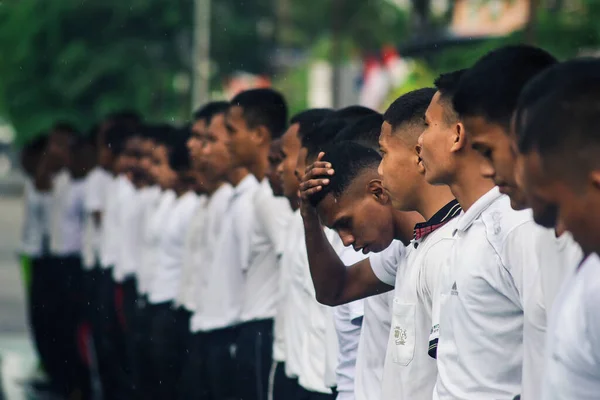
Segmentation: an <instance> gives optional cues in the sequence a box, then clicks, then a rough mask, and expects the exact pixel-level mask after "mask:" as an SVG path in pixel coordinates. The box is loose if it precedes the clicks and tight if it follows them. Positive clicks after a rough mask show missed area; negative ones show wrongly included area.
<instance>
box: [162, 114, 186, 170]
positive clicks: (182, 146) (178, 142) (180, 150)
mask: <svg viewBox="0 0 600 400" xmlns="http://www.w3.org/2000/svg"><path fill="white" fill-rule="evenodd" d="M190 134H191V130H190V127H189V126H187V125H186V126H183V127H180V128H178V129H176V130H174V132H173V134H172V135H171V137H170V138H169V139H167V141H168V142H170V144H171V145H170V146H169V145H167V148H168V149H169V151H168V152H169V165H170V166H171V168H172V169H173V170H174V171H177V172H182V171H186V170H189V169H190V166H191V160H190V153H189V150H188V148H187V141H188V139H189V138H190Z"/></svg>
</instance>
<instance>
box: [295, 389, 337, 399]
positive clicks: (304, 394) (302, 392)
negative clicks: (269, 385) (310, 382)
mask: <svg viewBox="0 0 600 400" xmlns="http://www.w3.org/2000/svg"><path fill="white" fill-rule="evenodd" d="M336 397H337V393H336V392H335V391H334V392H333V393H331V394H325V393H319V392H311V391H308V390H306V389H304V388H303V387H300V389H299V390H298V392H297V394H296V399H295V400H335V398H336Z"/></svg>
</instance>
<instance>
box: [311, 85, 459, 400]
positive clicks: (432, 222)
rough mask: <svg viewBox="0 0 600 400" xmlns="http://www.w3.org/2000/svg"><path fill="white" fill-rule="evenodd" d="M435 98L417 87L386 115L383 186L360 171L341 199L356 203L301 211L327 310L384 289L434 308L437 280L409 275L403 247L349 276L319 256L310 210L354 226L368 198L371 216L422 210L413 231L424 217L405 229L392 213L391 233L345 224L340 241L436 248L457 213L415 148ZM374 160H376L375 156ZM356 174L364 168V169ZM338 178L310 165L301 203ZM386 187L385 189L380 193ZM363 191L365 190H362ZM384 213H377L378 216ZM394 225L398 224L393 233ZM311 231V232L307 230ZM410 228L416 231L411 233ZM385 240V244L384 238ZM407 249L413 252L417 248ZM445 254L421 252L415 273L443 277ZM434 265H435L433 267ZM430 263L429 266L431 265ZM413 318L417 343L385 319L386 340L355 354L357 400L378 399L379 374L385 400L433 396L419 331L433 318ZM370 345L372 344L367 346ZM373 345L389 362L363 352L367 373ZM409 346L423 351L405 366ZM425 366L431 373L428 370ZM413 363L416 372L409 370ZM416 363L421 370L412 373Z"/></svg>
mask: <svg viewBox="0 0 600 400" xmlns="http://www.w3.org/2000/svg"><path fill="white" fill-rule="evenodd" d="M432 96H433V90H431V89H422V90H418V91H415V92H411V93H409V94H407V95H405V96H402V97H400V98H399V99H398V100H396V102H394V104H392V106H390V108H389V109H388V110H387V112H386V114H385V115H384V121H385V122H384V124H383V126H382V134H381V137H380V139H379V140H380V145H381V150H382V152H383V154H384V158H383V160H382V161H381V164H380V165H379V169H380V171H381V172H383V185H382V183H381V181H382V178H381V176H379V175H378V174H377V171H376V170H375V171H374V172H373V171H372V170H370V169H368V168H367V169H364V170H363V171H364V172H363V173H360V174H359V175H358V176H357V178H356V179H354V180H353V181H352V183H351V184H350V185H349V186H348V187H347V189H346V190H345V191H344V193H345V192H346V191H348V192H350V191H352V193H355V195H354V196H353V197H351V196H344V193H342V194H341V196H342V197H343V200H342V199H337V201H331V197H334V196H333V195H332V194H331V195H328V196H326V198H329V200H328V203H327V202H326V203H324V204H323V205H321V204H319V206H318V207H317V210H312V211H311V210H310V209H307V210H306V211H305V212H306V215H305V218H304V223H305V227H306V229H307V235H306V240H307V245H308V246H307V247H308V248H309V260H310V263H311V265H310V267H311V273H312V276H313V282H314V284H315V288H316V290H317V294H318V295H320V296H321V297H320V301H323V302H326V303H327V304H338V303H343V302H345V301H348V300H351V299H354V298H361V297H366V296H370V295H374V294H377V293H381V292H384V291H388V290H391V288H393V287H394V286H395V287H396V290H395V293H394V297H395V298H396V299H395V300H394V302H398V303H399V304H400V305H403V304H405V303H406V302H407V300H406V299H408V298H410V299H412V302H413V303H412V304H414V306H415V307H417V306H419V307H421V306H422V307H423V308H424V309H426V310H427V309H433V307H434V305H433V304H432V302H433V299H432V297H433V296H431V295H426V294H427V292H426V290H427V289H429V290H431V289H430V288H429V287H428V286H426V284H427V283H428V282H430V281H431V286H434V285H435V284H436V282H435V277H436V274H435V273H433V274H431V277H430V275H429V274H424V275H425V276H427V279H423V280H419V279H417V278H418V276H419V275H418V274H414V275H411V274H407V268H406V260H405V257H406V254H405V253H406V252H405V249H404V245H403V244H402V243H401V242H399V241H398V242H394V243H393V244H392V246H390V247H389V248H387V249H386V250H384V251H383V252H381V253H379V254H373V255H371V256H370V258H369V259H368V260H365V261H362V262H359V263H357V264H355V265H353V266H352V267H350V268H348V270H347V271H346V269H345V268H344V269H342V268H340V267H338V266H337V265H339V264H338V263H339V261H336V260H335V259H333V258H331V259H329V258H328V257H325V256H324V254H327V249H326V248H324V247H322V245H321V244H320V243H322V241H317V238H318V235H317V232H318V231H317V230H316V226H318V225H315V222H317V221H315V216H314V214H315V211H318V212H319V215H321V211H323V212H325V211H324V210H325V209H328V211H327V214H328V215H329V216H330V218H325V219H324V220H327V221H328V223H331V224H334V222H333V221H335V218H334V216H335V215H336V214H338V215H339V217H342V216H344V215H347V216H352V217H353V216H354V215H356V218H354V217H353V218H352V220H353V221H354V219H356V220H357V221H364V216H363V217H362V218H359V216H360V215H361V213H362V212H363V211H361V210H362V208H363V207H364V205H365V204H367V202H368V201H372V202H373V200H375V201H374V202H373V204H372V205H371V209H372V210H373V209H376V208H375V207H376V204H377V203H380V204H381V205H380V207H382V206H383V207H382V208H383V210H385V209H386V208H387V211H386V212H387V213H389V212H390V211H389V209H391V208H392V206H391V205H393V208H395V209H396V210H398V209H402V210H419V213H421V214H423V215H425V216H426V217H428V219H429V221H428V222H427V223H424V224H418V225H416V226H415V222H417V221H419V220H421V221H422V218H421V217H418V219H415V218H414V217H412V219H413V222H412V223H410V224H406V226H403V225H404V224H402V223H400V222H399V221H402V219H406V213H404V214H403V213H402V212H399V211H396V210H394V211H392V215H396V214H397V215H396V217H392V218H390V217H388V218H385V219H382V218H378V221H385V220H390V221H395V222H394V223H392V227H391V228H389V225H390V224H389V223H386V224H384V225H382V226H380V227H379V229H380V231H381V232H380V233H379V234H378V235H374V234H373V232H374V228H373V226H377V225H375V224H373V226H368V227H367V228H361V227H360V226H359V225H357V224H354V223H352V224H350V225H349V227H346V228H344V225H342V227H341V228H342V229H343V230H344V231H342V232H341V236H342V237H346V239H345V241H347V242H348V243H354V244H355V245H356V246H357V247H359V248H363V249H364V248H365V246H366V247H367V248H369V249H372V250H378V251H380V250H381V249H384V248H385V246H386V245H389V243H390V241H391V238H392V237H393V236H392V235H390V232H392V233H393V232H395V234H396V235H398V236H399V237H401V238H403V239H404V241H406V242H407V243H408V242H409V241H410V238H411V237H412V236H413V232H414V235H417V237H418V239H417V240H416V241H415V243H416V245H417V248H418V249H427V247H428V246H426V245H425V243H424V241H425V240H427V241H428V242H429V243H430V244H437V243H438V240H437V239H436V237H437V236H439V237H440V238H444V237H445V235H446V234H445V232H444V229H442V228H445V227H447V226H448V225H447V223H448V222H449V221H450V220H451V218H452V217H454V216H455V215H456V214H457V213H458V211H459V208H458V207H457V206H456V204H455V203H454V202H453V200H452V195H451V193H450V192H449V190H448V189H447V188H444V187H435V186H431V185H428V184H427V183H426V182H425V180H424V178H423V176H422V171H421V170H420V166H419V164H418V156H417V153H416V150H415V144H416V141H417V138H418V137H419V135H420V134H421V132H422V131H423V125H422V121H423V114H424V112H425V109H426V108H427V106H428V104H429V102H430V100H431V97H432ZM364 151H368V150H362V151H361V152H364ZM365 155H366V154H365ZM324 157H325V158H327V154H325V156H324ZM371 157H372V158H374V157H375V155H373V156H371ZM346 162H350V161H346ZM345 169H347V168H343V167H342V168H341V170H342V171H344V170H345ZM338 170H339V168H338ZM359 170H362V168H360V169H359ZM399 170H402V171H403V175H405V178H404V179H393V177H394V174H395V173H397V171H399ZM336 174H337V170H335V166H332V165H331V163H329V162H323V161H318V162H316V163H314V164H313V165H311V167H309V171H308V173H307V174H306V176H305V177H304V178H303V183H302V185H301V186H302V195H303V198H305V199H306V201H310V198H311V197H312V195H314V193H318V192H319V191H321V190H323V184H329V183H330V181H331V182H333V179H334V177H335V176H336ZM344 174H346V173H344ZM328 177H330V178H328ZM367 184H368V185H367ZM384 186H385V187H386V189H387V190H383V189H382V188H383V187H384ZM319 187H320V188H319ZM365 188H367V189H368V190H365ZM378 188H380V189H378ZM314 189H316V190H314ZM376 189H377V190H378V192H377V191H376V192H375V193H381V194H380V195H378V196H374V194H373V193H374V192H372V190H376ZM361 190H362V191H363V192H364V194H363V195H362V196H358V195H356V194H358V193H361V192H360V191H361ZM361 199H362V200H361ZM367 199H368V200H367ZM322 202H323V201H322ZM322 202H321V203H322ZM390 204H391V205H390ZM324 206H328V207H324ZM320 209H323V210H320ZM372 210H371V212H370V213H368V214H367V215H369V216H370V214H372V213H373V211H372ZM383 210H382V211H380V212H383ZM322 218H323V217H322ZM340 219H341V221H342V222H343V221H344V219H347V218H340ZM394 225H396V226H395V227H394ZM313 226H314V228H312V227H313ZM385 226H388V228H386V229H382V227H385ZM413 228H415V229H414V231H413ZM436 228H439V229H436ZM446 229H447V228H446ZM440 232H441V233H440ZM377 236H379V239H378V240H376V238H377ZM386 237H387V238H389V239H387V240H385V238H386ZM369 243H371V244H369ZM412 247H413V250H414V244H413V246H412ZM432 247H433V246H432ZM445 252H446V248H445V246H440V247H439V253H438V252H437V251H424V253H423V254H424V255H425V256H424V257H423V258H422V259H421V260H420V261H418V262H417V266H415V267H414V269H413V271H421V270H423V271H429V270H433V271H437V273H438V274H441V266H440V265H439V261H441V260H443V256H440V254H444V253H445ZM414 253H415V254H416V255H420V254H421V253H420V252H418V251H416V252H414ZM317 254H318V255H319V256H318V257H317V256H316V255H317ZM436 260H438V261H437V262H436ZM427 261H430V262H431V266H430V264H428V263H427ZM404 278H406V279H404ZM407 296H411V297H407ZM426 301H427V302H426ZM421 303H422V305H421ZM367 304H369V302H367ZM373 305H378V303H373ZM420 310H421V309H420ZM365 311H367V310H365ZM373 311H377V309H375V308H374V309H373ZM374 314H375V313H374ZM377 314H378V315H381V314H382V313H381V312H379V313H377ZM421 314H423V315H421ZM366 317H367V314H365V322H364V323H363V334H365V327H366V326H367V320H366ZM415 318H419V319H418V321H419V322H418V325H417V322H416V321H417V320H415V321H412V325H413V327H415V326H418V327H419V336H418V337H417V338H416V339H415V340H412V341H404V343H400V342H398V343H397V342H396V340H395V337H396V333H398V334H399V336H402V333H403V332H404V330H406V332H407V333H408V332H410V331H411V330H410V329H407V328H405V327H404V326H403V325H405V324H404V323H403V324H401V325H399V326H398V327H397V328H398V332H396V329H394V330H392V331H391V332H390V329H389V326H390V322H389V319H387V321H382V323H387V326H388V329H387V331H385V336H384V337H383V338H374V337H373V338H367V337H365V343H364V344H365V345H364V346H361V348H359V358H358V361H357V364H359V365H357V379H356V381H355V390H356V393H355V395H356V398H359V399H368V398H371V396H373V395H375V396H376V397H377V398H380V397H381V396H382V380H383V378H384V376H388V377H391V378H388V379H385V380H384V382H383V383H384V387H383V389H386V388H389V389H386V390H385V392H386V393H387V395H386V396H387V397H386V398H394V396H397V395H398V394H399V393H404V395H403V396H404V397H407V398H430V397H431V391H432V389H431V388H432V386H433V383H434V382H435V370H434V369H432V366H431V364H432V362H431V361H430V360H427V357H428V356H427V349H428V344H429V343H428V339H429V331H428V328H423V326H425V325H424V323H423V321H428V318H431V315H430V313H427V312H426V311H423V312H422V313H421V312H420V313H419V314H417V313H415ZM420 318H423V319H420ZM395 320H396V318H395ZM405 322H406V321H405ZM415 329H416V328H415ZM369 332H370V333H372V334H377V332H380V330H379V329H373V330H370V331H369ZM388 338H389V339H388ZM413 338H414V336H413ZM367 339H369V340H368V341H367ZM373 341H379V342H381V341H384V342H385V341H389V343H388V345H387V351H388V354H387V356H386V352H385V347H384V348H383V350H382V351H381V353H380V355H379V359H378V360H377V359H373V357H372V356H371V354H367V355H366V356H365V364H364V366H368V367H370V368H363V364H362V362H363V361H362V360H361V354H360V352H361V350H362V348H367V347H368V348H369V349H376V348H377V346H376V345H374V344H372V343H373ZM361 342H363V337H361ZM401 342H402V341H401ZM361 344H362V343H361ZM366 345H369V346H366ZM414 346H417V347H420V348H421V349H422V350H421V352H422V353H423V354H420V353H419V354H417V350H415V359H414V360H412V361H410V362H408V363H407V362H406V360H405V361H401V362H398V361H397V357H396V356H395V355H396V354H397V353H396V352H397V351H399V349H398V348H397V347H402V348H404V347H413V348H414ZM392 357H393V358H392ZM392 361H394V362H392ZM428 361H429V367H426V365H427V363H428ZM423 363H424V364H425V366H424V365H423ZM433 364H435V363H433ZM413 365H414V366H415V368H413ZM417 365H418V366H419V367H416V366H417ZM359 367H360V368H359ZM363 369H365V370H367V371H369V372H370V371H371V370H376V371H378V374H375V373H372V374H371V375H369V374H367V373H366V372H364V371H363ZM424 372H426V373H425V376H423V373H424ZM395 383H401V385H400V387H398V388H396V389H394V384H395ZM424 383H425V384H424Z"/></svg>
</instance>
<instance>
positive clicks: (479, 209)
mask: <svg viewBox="0 0 600 400" xmlns="http://www.w3.org/2000/svg"><path fill="white" fill-rule="evenodd" d="M500 197H502V193H500V191H499V189H498V187H497V186H494V187H493V188H492V189H491V190H490V191H489V192H487V193H486V194H484V195H483V196H481V197H480V198H479V199H478V200H477V201H476V202H475V203H473V205H472V206H471V208H469V209H468V210H467V211H466V212H465V213H464V214H463V215H461V217H460V218H459V220H458V222H457V224H456V230H458V231H462V232H464V231H466V230H467V229H469V227H470V226H471V225H472V224H473V222H475V220H476V219H477V218H479V216H480V215H481V213H483V212H484V211H485V210H486V209H487V208H488V207H489V206H490V205H491V204H492V203H494V202H495V201H496V200H498V199H499V198H500Z"/></svg>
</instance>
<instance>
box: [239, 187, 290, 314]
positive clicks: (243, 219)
mask: <svg viewBox="0 0 600 400" xmlns="http://www.w3.org/2000/svg"><path fill="white" fill-rule="evenodd" d="M247 179H249V178H247ZM255 182H256V184H257V187H256V188H255V189H254V191H253V193H252V196H248V200H249V202H248V204H247V205H245V206H243V207H240V209H241V210H243V211H242V213H238V215H237V216H236V221H237V222H236V226H237V227H238V228H237V229H236V232H237V235H238V237H239V242H240V243H241V244H242V246H240V247H239V248H240V251H241V255H242V257H243V258H242V260H243V261H242V262H243V268H244V272H245V283H244V297H243V300H242V314H241V321H242V322H246V321H253V320H261V319H271V318H275V315H276V314H277V294H278V292H279V263H278V262H277V258H278V249H277V248H278V247H281V244H280V243H279V237H280V236H281V234H282V233H283V229H284V227H285V226H286V223H287V220H288V218H289V217H290V214H291V210H290V206H289V202H288V201H287V200H286V199H284V198H277V197H275V196H274V195H273V190H272V189H271V186H270V185H269V182H268V180H267V179H264V180H263V181H262V182H260V184H258V182H257V181H256V178H255ZM244 201H246V200H244ZM245 246H248V247H247V248H246V247H245Z"/></svg>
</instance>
